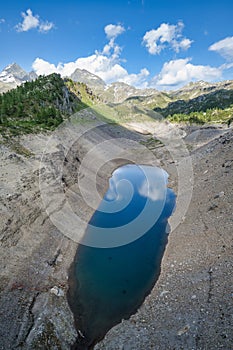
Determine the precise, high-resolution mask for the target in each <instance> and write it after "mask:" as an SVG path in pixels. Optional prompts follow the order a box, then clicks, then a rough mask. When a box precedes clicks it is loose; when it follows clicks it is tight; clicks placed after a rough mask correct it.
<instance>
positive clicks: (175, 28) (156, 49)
mask: <svg viewBox="0 0 233 350" xmlns="http://www.w3.org/2000/svg"><path fill="white" fill-rule="evenodd" d="M183 28H184V24H183V22H178V23H177V25H170V24H168V23H162V24H161V25H160V26H159V27H158V28H157V29H152V30H150V31H148V32H146V34H145V35H144V37H143V42H142V43H143V45H145V46H146V48H147V49H148V52H149V53H150V54H152V55H157V54H160V52H161V51H162V50H164V49H165V48H167V47H171V48H172V49H173V50H174V51H175V52H177V53H178V52H179V51H180V50H187V49H188V48H189V47H190V46H191V44H192V40H190V39H188V38H185V37H183V35H182V31H183Z"/></svg>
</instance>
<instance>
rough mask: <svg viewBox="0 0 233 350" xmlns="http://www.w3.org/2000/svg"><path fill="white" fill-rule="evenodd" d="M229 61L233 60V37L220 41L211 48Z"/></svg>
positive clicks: (210, 48)
mask: <svg viewBox="0 0 233 350" xmlns="http://www.w3.org/2000/svg"><path fill="white" fill-rule="evenodd" d="M209 50H210V51H215V52H217V53H219V54H220V55H221V56H222V57H224V58H225V59H227V60H232V59H233V36H231V37H228V38H225V39H223V40H220V41H218V42H216V43H214V44H213V45H211V46H210V47H209Z"/></svg>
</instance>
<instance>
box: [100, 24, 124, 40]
mask: <svg viewBox="0 0 233 350" xmlns="http://www.w3.org/2000/svg"><path fill="white" fill-rule="evenodd" d="M104 31H105V34H106V35H107V38H108V39H112V38H114V39H115V38H116V37H117V36H118V35H120V34H122V33H124V31H125V28H124V27H123V26H122V25H120V24H118V25H115V24H108V25H107V26H105V28H104Z"/></svg>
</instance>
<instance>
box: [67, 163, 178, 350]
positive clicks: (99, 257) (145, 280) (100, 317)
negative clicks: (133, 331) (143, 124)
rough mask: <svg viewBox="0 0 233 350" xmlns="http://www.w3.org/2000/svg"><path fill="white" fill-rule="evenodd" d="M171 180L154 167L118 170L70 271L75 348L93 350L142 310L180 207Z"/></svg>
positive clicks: (158, 271)
mask: <svg viewBox="0 0 233 350" xmlns="http://www.w3.org/2000/svg"><path fill="white" fill-rule="evenodd" d="M167 179H168V175H167V173H166V172H165V171H163V170H162V169H160V168H157V167H152V166H142V165H132V164H131V165H125V166H123V167H120V168H118V169H117V170H115V171H114V172H113V174H112V177H111V179H110V180H109V188H108V190H107V192H106V193H105V196H104V198H103V200H102V202H101V203H100V205H99V207H98V209H97V210H96V211H95V213H94V214H93V216H92V218H91V220H90V222H89V224H88V226H87V229H86V232H85V234H84V237H83V240H82V242H81V243H82V244H80V245H79V246H78V249H77V252H76V255H75V259H74V262H73V264H72V266H71V268H70V271H69V291H68V301H69V305H70V307H71V310H72V312H73V314H74V319H75V325H76V329H77V331H78V333H79V337H78V339H77V342H76V344H75V345H74V349H92V348H93V346H94V345H95V344H96V343H97V342H98V341H99V340H101V339H102V338H103V337H104V336H105V334H106V333H107V331H108V330H109V329H111V328H112V327H113V326H114V325H116V324H117V323H119V322H121V320H122V319H123V318H129V317H130V315H132V314H133V313H135V312H136V310H137V309H138V308H139V307H140V305H141V304H142V303H143V301H144V299H145V297H146V296H147V295H148V294H149V293H150V291H151V289H152V288H153V286H154V284H155V282H156V280H157V279H158V277H159V273H160V266H161V260H162V257H163V253H164V250H165V247H166V244H167V239H168V233H169V225H168V218H169V217H170V216H171V214H172V212H173V210H174V207H175V194H174V192H173V191H172V190H171V189H169V188H167Z"/></svg>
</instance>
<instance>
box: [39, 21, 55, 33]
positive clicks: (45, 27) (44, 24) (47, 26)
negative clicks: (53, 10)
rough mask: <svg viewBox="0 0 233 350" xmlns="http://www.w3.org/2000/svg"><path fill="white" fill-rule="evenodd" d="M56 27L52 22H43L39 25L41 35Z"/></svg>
mask: <svg viewBox="0 0 233 350" xmlns="http://www.w3.org/2000/svg"><path fill="white" fill-rule="evenodd" d="M53 27H54V24H53V23H52V22H48V21H46V22H41V23H40V25H39V32H41V33H47V32H48V31H50V30H51V29H52V28H53Z"/></svg>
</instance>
